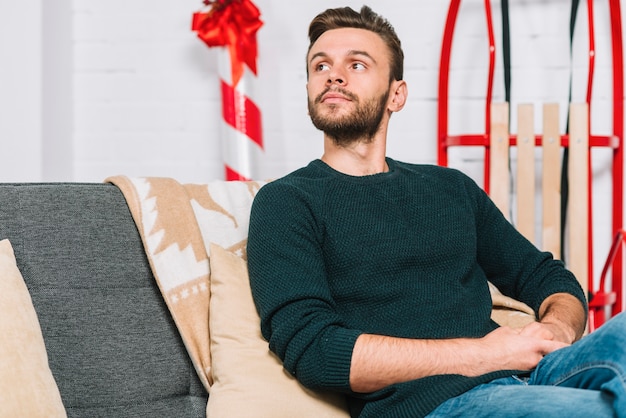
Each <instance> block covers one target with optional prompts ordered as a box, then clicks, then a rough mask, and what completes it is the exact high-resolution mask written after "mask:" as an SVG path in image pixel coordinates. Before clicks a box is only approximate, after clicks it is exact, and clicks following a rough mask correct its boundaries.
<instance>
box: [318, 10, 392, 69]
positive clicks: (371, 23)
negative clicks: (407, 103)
mask: <svg viewBox="0 0 626 418" xmlns="http://www.w3.org/2000/svg"><path fill="white" fill-rule="evenodd" d="M342 28H357V29H366V30H369V31H371V32H374V33H376V34H378V36H380V37H381V39H382V40H383V42H384V43H385V44H386V45H387V48H388V49H389V52H390V54H391V62H390V68H391V73H390V77H391V80H389V81H393V80H402V77H403V73H404V52H403V51H402V45H401V43H400V39H399V38H398V35H397V34H396V31H395V30H394V28H393V26H392V25H391V23H389V21H387V19H385V18H384V17H382V16H380V15H378V14H376V13H375V12H374V11H373V10H372V9H371V8H369V7H368V6H363V7H361V11H360V12H357V11H355V10H353V9H351V8H350V7H339V8H336V9H327V10H326V11H324V12H322V13H320V14H319V15H317V16H316V17H315V18H314V19H313V20H312V21H311V24H310V25H309V40H310V44H309V49H308V50H307V57H308V53H309V52H310V51H311V47H312V46H313V44H314V43H315V42H316V41H317V39H318V38H319V37H320V36H322V34H323V33H324V32H326V31H329V30H331V29H342ZM307 76H308V65H307Z"/></svg>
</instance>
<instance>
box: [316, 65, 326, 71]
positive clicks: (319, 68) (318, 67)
mask: <svg viewBox="0 0 626 418" xmlns="http://www.w3.org/2000/svg"><path fill="white" fill-rule="evenodd" d="M328 68H329V67H328V64H317V65H316V66H315V71H326V70H328Z"/></svg>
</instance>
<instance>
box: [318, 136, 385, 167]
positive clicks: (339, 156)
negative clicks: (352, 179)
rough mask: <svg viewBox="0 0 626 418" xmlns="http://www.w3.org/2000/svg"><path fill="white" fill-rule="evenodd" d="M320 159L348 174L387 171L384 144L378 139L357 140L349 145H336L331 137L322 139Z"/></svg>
mask: <svg viewBox="0 0 626 418" xmlns="http://www.w3.org/2000/svg"><path fill="white" fill-rule="evenodd" d="M321 159H322V161H324V162H325V163H326V164H328V165H329V166H330V167H332V168H333V169H335V170H337V171H339V172H341V173H344V174H347V175H350V176H367V175H372V174H378V173H384V172H386V171H389V167H388V166H387V161H386V160H385V144H384V143H381V142H380V141H373V142H368V143H364V142H357V143H355V144H353V145H350V146H347V147H346V146H338V145H337V144H335V143H334V142H333V141H332V140H331V139H329V138H325V139H324V155H323V156H322V158H321Z"/></svg>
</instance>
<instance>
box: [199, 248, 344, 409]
mask: <svg viewBox="0 0 626 418" xmlns="http://www.w3.org/2000/svg"><path fill="white" fill-rule="evenodd" d="M210 264H211V303H210V315H209V318H210V319H209V322H210V325H209V326H210V329H211V358H212V366H213V367H212V373H213V381H214V383H213V386H212V387H211V394H210V396H209V401H208V404H207V416H209V417H229V418H238V417H241V418H293V417H298V418H307V417H310V418H335V417H336V418H346V417H349V414H348V412H347V406H346V404H345V399H344V398H343V396H340V395H337V394H331V393H323V394H322V393H316V392H313V391H310V390H308V389H306V388H304V387H303V386H302V385H300V384H299V383H298V382H297V381H296V380H295V379H294V378H293V377H291V376H290V375H289V374H287V373H286V372H285V371H284V370H283V367H282V364H281V362H280V360H279V359H278V358H277V357H276V356H275V355H274V354H272V353H271V352H270V351H269V348H268V343H267V341H265V340H264V339H263V337H262V335H261V331H260V329H259V323H260V319H259V315H258V314H257V311H256V308H255V306H254V302H253V300H252V293H251V291H250V282H249V279H248V268H247V263H246V261H245V260H244V259H242V258H241V257H239V256H237V255H235V254H233V253H231V252H228V251H226V250H225V249H223V248H222V247H220V246H218V245H217V244H211V248H210Z"/></svg>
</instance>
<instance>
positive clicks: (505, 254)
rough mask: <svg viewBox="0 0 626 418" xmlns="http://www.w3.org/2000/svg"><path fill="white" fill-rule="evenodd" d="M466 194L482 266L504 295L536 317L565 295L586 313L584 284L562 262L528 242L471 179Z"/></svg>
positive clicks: (468, 181)
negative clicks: (543, 305)
mask: <svg viewBox="0 0 626 418" xmlns="http://www.w3.org/2000/svg"><path fill="white" fill-rule="evenodd" d="M466 190H467V191H468V193H470V195H471V196H472V201H473V202H474V204H475V209H474V210H475V215H476V218H477V240H478V243H477V244H478V246H477V248H478V254H477V257H478V263H479V264H480V266H481V267H482V269H483V270H484V271H485V274H486V275H487V278H488V280H490V281H491V282H492V283H493V284H495V285H496V286H497V287H498V289H499V290H500V291H501V292H502V293H504V294H506V295H507V296H510V297H513V298H515V299H518V300H521V301H523V302H525V303H526V304H528V305H529V306H530V307H532V308H533V310H534V311H535V314H537V313H538V310H539V307H540V306H541V303H542V302H543V301H544V300H545V299H546V298H547V297H548V296H550V295H552V294H554V293H561V292H564V293H569V294H572V295H574V296H575V297H576V298H578V299H579V300H580V301H581V303H582V304H583V306H585V309H586V307H587V302H586V298H585V295H584V293H583V290H582V288H581V287H580V284H579V283H578V281H577V280H576V278H575V277H574V275H573V274H572V273H571V272H570V271H569V270H567V269H566V268H565V266H564V264H563V262H562V261H561V260H556V259H554V258H553V256H552V254H551V253H549V252H543V251H540V250H539V249H538V248H537V247H536V246H535V245H534V244H533V243H531V242H530V241H528V240H527V239H526V238H525V237H524V236H523V235H522V234H521V233H520V232H518V231H517V229H515V227H514V226H513V225H512V224H511V223H510V222H509V221H508V220H507V219H506V218H505V217H504V215H503V214H502V213H501V212H500V210H499V209H498V208H497V207H496V205H495V204H494V203H493V201H492V200H491V199H490V198H489V197H488V196H487V194H486V193H485V192H484V191H483V190H482V189H481V188H480V187H478V185H476V184H475V183H473V181H471V180H469V179H468V180H467V181H466Z"/></svg>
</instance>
